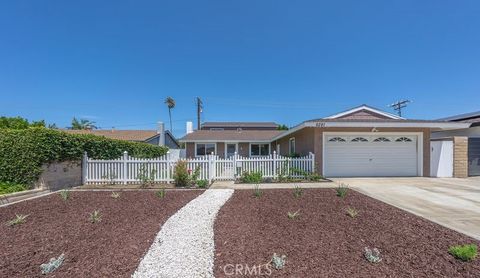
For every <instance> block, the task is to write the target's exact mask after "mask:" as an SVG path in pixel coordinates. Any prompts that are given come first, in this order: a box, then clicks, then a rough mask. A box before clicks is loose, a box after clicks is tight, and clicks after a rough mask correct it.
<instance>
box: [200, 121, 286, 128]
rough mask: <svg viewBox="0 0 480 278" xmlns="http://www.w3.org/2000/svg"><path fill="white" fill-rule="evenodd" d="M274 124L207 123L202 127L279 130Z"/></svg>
mask: <svg viewBox="0 0 480 278" xmlns="http://www.w3.org/2000/svg"><path fill="white" fill-rule="evenodd" d="M277 126H278V124H276V123H274V122H205V123H203V124H202V127H244V128H247V127H270V128H277Z"/></svg>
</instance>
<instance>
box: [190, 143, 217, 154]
mask: <svg viewBox="0 0 480 278" xmlns="http://www.w3.org/2000/svg"><path fill="white" fill-rule="evenodd" d="M210 144H213V145H214V146H215V151H214V153H213V154H217V143H213V142H209V143H195V157H203V156H205V155H203V154H202V155H199V154H197V145H210ZM207 155H210V154H207Z"/></svg>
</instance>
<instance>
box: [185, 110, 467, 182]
mask: <svg viewBox="0 0 480 278" xmlns="http://www.w3.org/2000/svg"><path fill="white" fill-rule="evenodd" d="M218 126H220V125H218ZM469 126H470V124H469V123H455V122H445V121H426V120H407V119H404V118H401V117H398V116H396V115H393V114H390V113H387V112H384V111H381V110H379V109H375V108H373V107H370V106H367V105H361V106H359V107H355V108H352V109H350V110H347V111H344V112H341V113H338V114H335V115H332V116H329V117H326V118H320V119H314V120H308V121H304V122H302V123H301V124H299V125H297V126H295V127H293V128H291V129H290V130H287V131H277V130H243V129H241V130H238V131H237V130H198V131H194V132H192V133H189V134H187V135H186V136H185V137H183V138H181V139H180V142H185V143H186V156H187V157H195V156H201V155H206V154H210V153H212V152H213V153H215V154H216V155H218V156H220V157H228V156H229V155H232V154H233V153H235V152H237V153H238V154H240V155H241V156H254V157H255V156H264V155H269V154H271V153H273V152H274V151H276V152H277V153H278V154H280V155H289V154H298V155H307V154H308V153H309V152H312V153H314V154H315V162H316V169H317V171H318V172H319V173H320V174H322V175H324V176H328V177H335V176H429V175H430V134H431V132H432V131H440V130H450V129H458V128H468V127H469Z"/></svg>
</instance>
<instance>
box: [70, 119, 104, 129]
mask: <svg viewBox="0 0 480 278" xmlns="http://www.w3.org/2000/svg"><path fill="white" fill-rule="evenodd" d="M69 129H97V126H96V125H95V122H92V121H89V120H86V119H80V120H77V118H75V117H73V119H72V126H71V127H69Z"/></svg>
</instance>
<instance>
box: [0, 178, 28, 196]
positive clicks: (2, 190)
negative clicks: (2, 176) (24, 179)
mask: <svg viewBox="0 0 480 278" xmlns="http://www.w3.org/2000/svg"><path fill="white" fill-rule="evenodd" d="M27 189H28V187H27V186H25V185H23V184H18V183H14V182H8V181H1V182H0V195H2V194H9V193H14V192H20V191H24V190H27Z"/></svg>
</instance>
